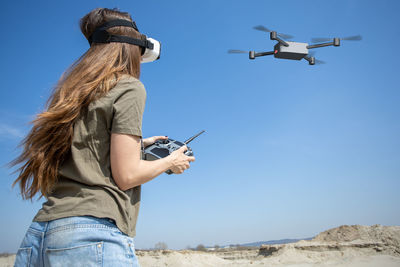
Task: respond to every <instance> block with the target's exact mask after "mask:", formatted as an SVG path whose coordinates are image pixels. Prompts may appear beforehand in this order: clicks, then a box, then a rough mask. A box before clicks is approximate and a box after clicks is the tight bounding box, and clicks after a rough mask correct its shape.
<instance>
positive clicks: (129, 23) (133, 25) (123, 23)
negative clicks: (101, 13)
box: [96, 19, 139, 32]
mask: <svg viewBox="0 0 400 267" xmlns="http://www.w3.org/2000/svg"><path fill="white" fill-rule="evenodd" d="M116 26H125V27H131V28H134V29H135V30H136V31H138V32H139V29H138V27H137V26H136V23H135V22H134V21H129V20H124V19H115V20H110V21H107V22H105V23H104V24H102V25H101V26H99V27H98V28H97V29H96V30H100V29H102V30H107V29H109V28H112V27H116Z"/></svg>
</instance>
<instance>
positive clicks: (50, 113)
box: [11, 8, 141, 199]
mask: <svg viewBox="0 0 400 267" xmlns="http://www.w3.org/2000/svg"><path fill="white" fill-rule="evenodd" d="M113 19H125V20H130V21H132V18H131V16H130V15H129V14H128V13H125V12H120V11H118V10H115V9H107V8H97V9H94V10H92V11H91V12H90V13H88V14H87V15H85V16H84V17H83V18H82V19H81V20H80V28H81V31H82V33H83V34H84V35H85V37H86V38H87V39H88V38H89V37H90V36H91V34H92V33H93V31H94V30H95V29H96V28H97V27H98V26H100V25H101V24H103V23H105V22H107V21H110V20H113ZM108 32H109V33H111V34H115V35H125V36H129V37H133V38H140V34H139V33H138V32H137V31H135V30H134V29H133V28H130V27H113V28H110V29H108ZM140 57H141V53H140V48H139V47H138V46H135V45H130V44H125V43H110V44H96V43H93V44H92V46H91V47H90V48H89V50H88V51H86V53H85V54H83V55H82V56H81V57H80V58H79V59H78V60H77V61H76V62H75V63H74V64H73V65H72V66H71V67H70V68H69V69H68V70H67V71H66V72H65V73H64V74H63V75H62V77H61V78H60V80H59V81H58V83H57V85H56V86H55V87H54V90H53V92H52V94H51V96H50V97H49V99H48V101H47V105H46V107H47V108H46V110H45V111H44V112H42V113H40V114H38V115H37V116H36V118H35V119H34V120H33V121H32V122H31V123H32V124H33V126H32V129H31V131H30V132H29V134H28V135H27V136H26V137H25V138H24V139H23V141H22V143H21V146H22V147H23V151H22V153H21V154H20V156H19V157H17V158H16V159H15V160H13V161H12V162H11V166H15V165H19V164H22V165H21V166H20V167H19V168H18V169H17V172H19V176H18V178H17V179H16V180H15V181H14V184H13V186H14V185H15V184H17V183H19V187H20V191H21V195H22V197H23V198H24V199H32V198H33V197H34V196H35V195H36V193H38V192H40V197H42V196H47V195H48V194H49V193H50V192H51V190H52V187H53V185H54V184H55V183H56V182H57V176H58V170H59V167H60V166H61V164H62V163H63V161H64V159H65V158H66V156H67V154H68V153H69V151H70V147H71V142H72V136H73V125H74V122H75V121H76V119H77V118H78V117H79V115H80V114H81V113H82V112H83V111H84V110H85V108H87V106H88V105H89V103H91V102H92V101H94V100H96V99H98V98H99V97H101V96H104V95H105V94H106V93H107V92H108V91H110V90H111V89H112V88H113V87H114V86H115V84H116V83H117V82H118V80H119V79H120V78H121V77H122V75H124V74H127V75H130V76H133V77H136V78H139V75H140Z"/></svg>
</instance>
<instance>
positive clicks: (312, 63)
mask: <svg viewBox="0 0 400 267" xmlns="http://www.w3.org/2000/svg"><path fill="white" fill-rule="evenodd" d="M304 59H305V60H307V61H308V64H310V65H315V58H314V57H309V56H305V57H304Z"/></svg>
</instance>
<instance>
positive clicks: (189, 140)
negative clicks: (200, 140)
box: [183, 130, 205, 145]
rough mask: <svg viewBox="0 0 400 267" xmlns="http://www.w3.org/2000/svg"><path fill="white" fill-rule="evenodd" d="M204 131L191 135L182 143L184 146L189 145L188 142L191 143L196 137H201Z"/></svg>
mask: <svg viewBox="0 0 400 267" xmlns="http://www.w3.org/2000/svg"><path fill="white" fill-rule="evenodd" d="M204 132H205V131H204V130H203V131H201V132H200V133H198V134H196V135H193V136H192V137H190V138H189V139H188V140H186V141H185V142H183V143H184V144H185V145H187V144H189V143H190V142H192V141H193V140H194V139H195V138H196V137H197V136H199V135H201V134H202V133H204Z"/></svg>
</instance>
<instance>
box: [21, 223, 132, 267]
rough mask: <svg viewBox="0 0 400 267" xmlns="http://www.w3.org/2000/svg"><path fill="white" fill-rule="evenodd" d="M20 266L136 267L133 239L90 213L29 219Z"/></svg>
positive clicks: (22, 245)
mask: <svg viewBox="0 0 400 267" xmlns="http://www.w3.org/2000/svg"><path fill="white" fill-rule="evenodd" d="M14 266H16V267H20V266H35V267H47V266H74V267H77V266H85V267H91V266H103V267H106V266H135V267H136V266H139V263H138V260H137V257H136V255H135V248H134V245H133V238H131V237H129V236H127V235H126V234H124V233H121V231H120V230H119V229H118V228H117V226H115V224H114V223H113V221H111V220H109V219H105V218H103V219H99V218H95V217H91V216H79V217H68V218H62V219H58V220H54V221H49V222H32V224H31V226H30V227H29V229H28V231H27V233H26V235H25V238H24V240H23V241H22V244H21V247H20V249H19V250H18V253H17V256H16V259H15V265H14Z"/></svg>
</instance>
